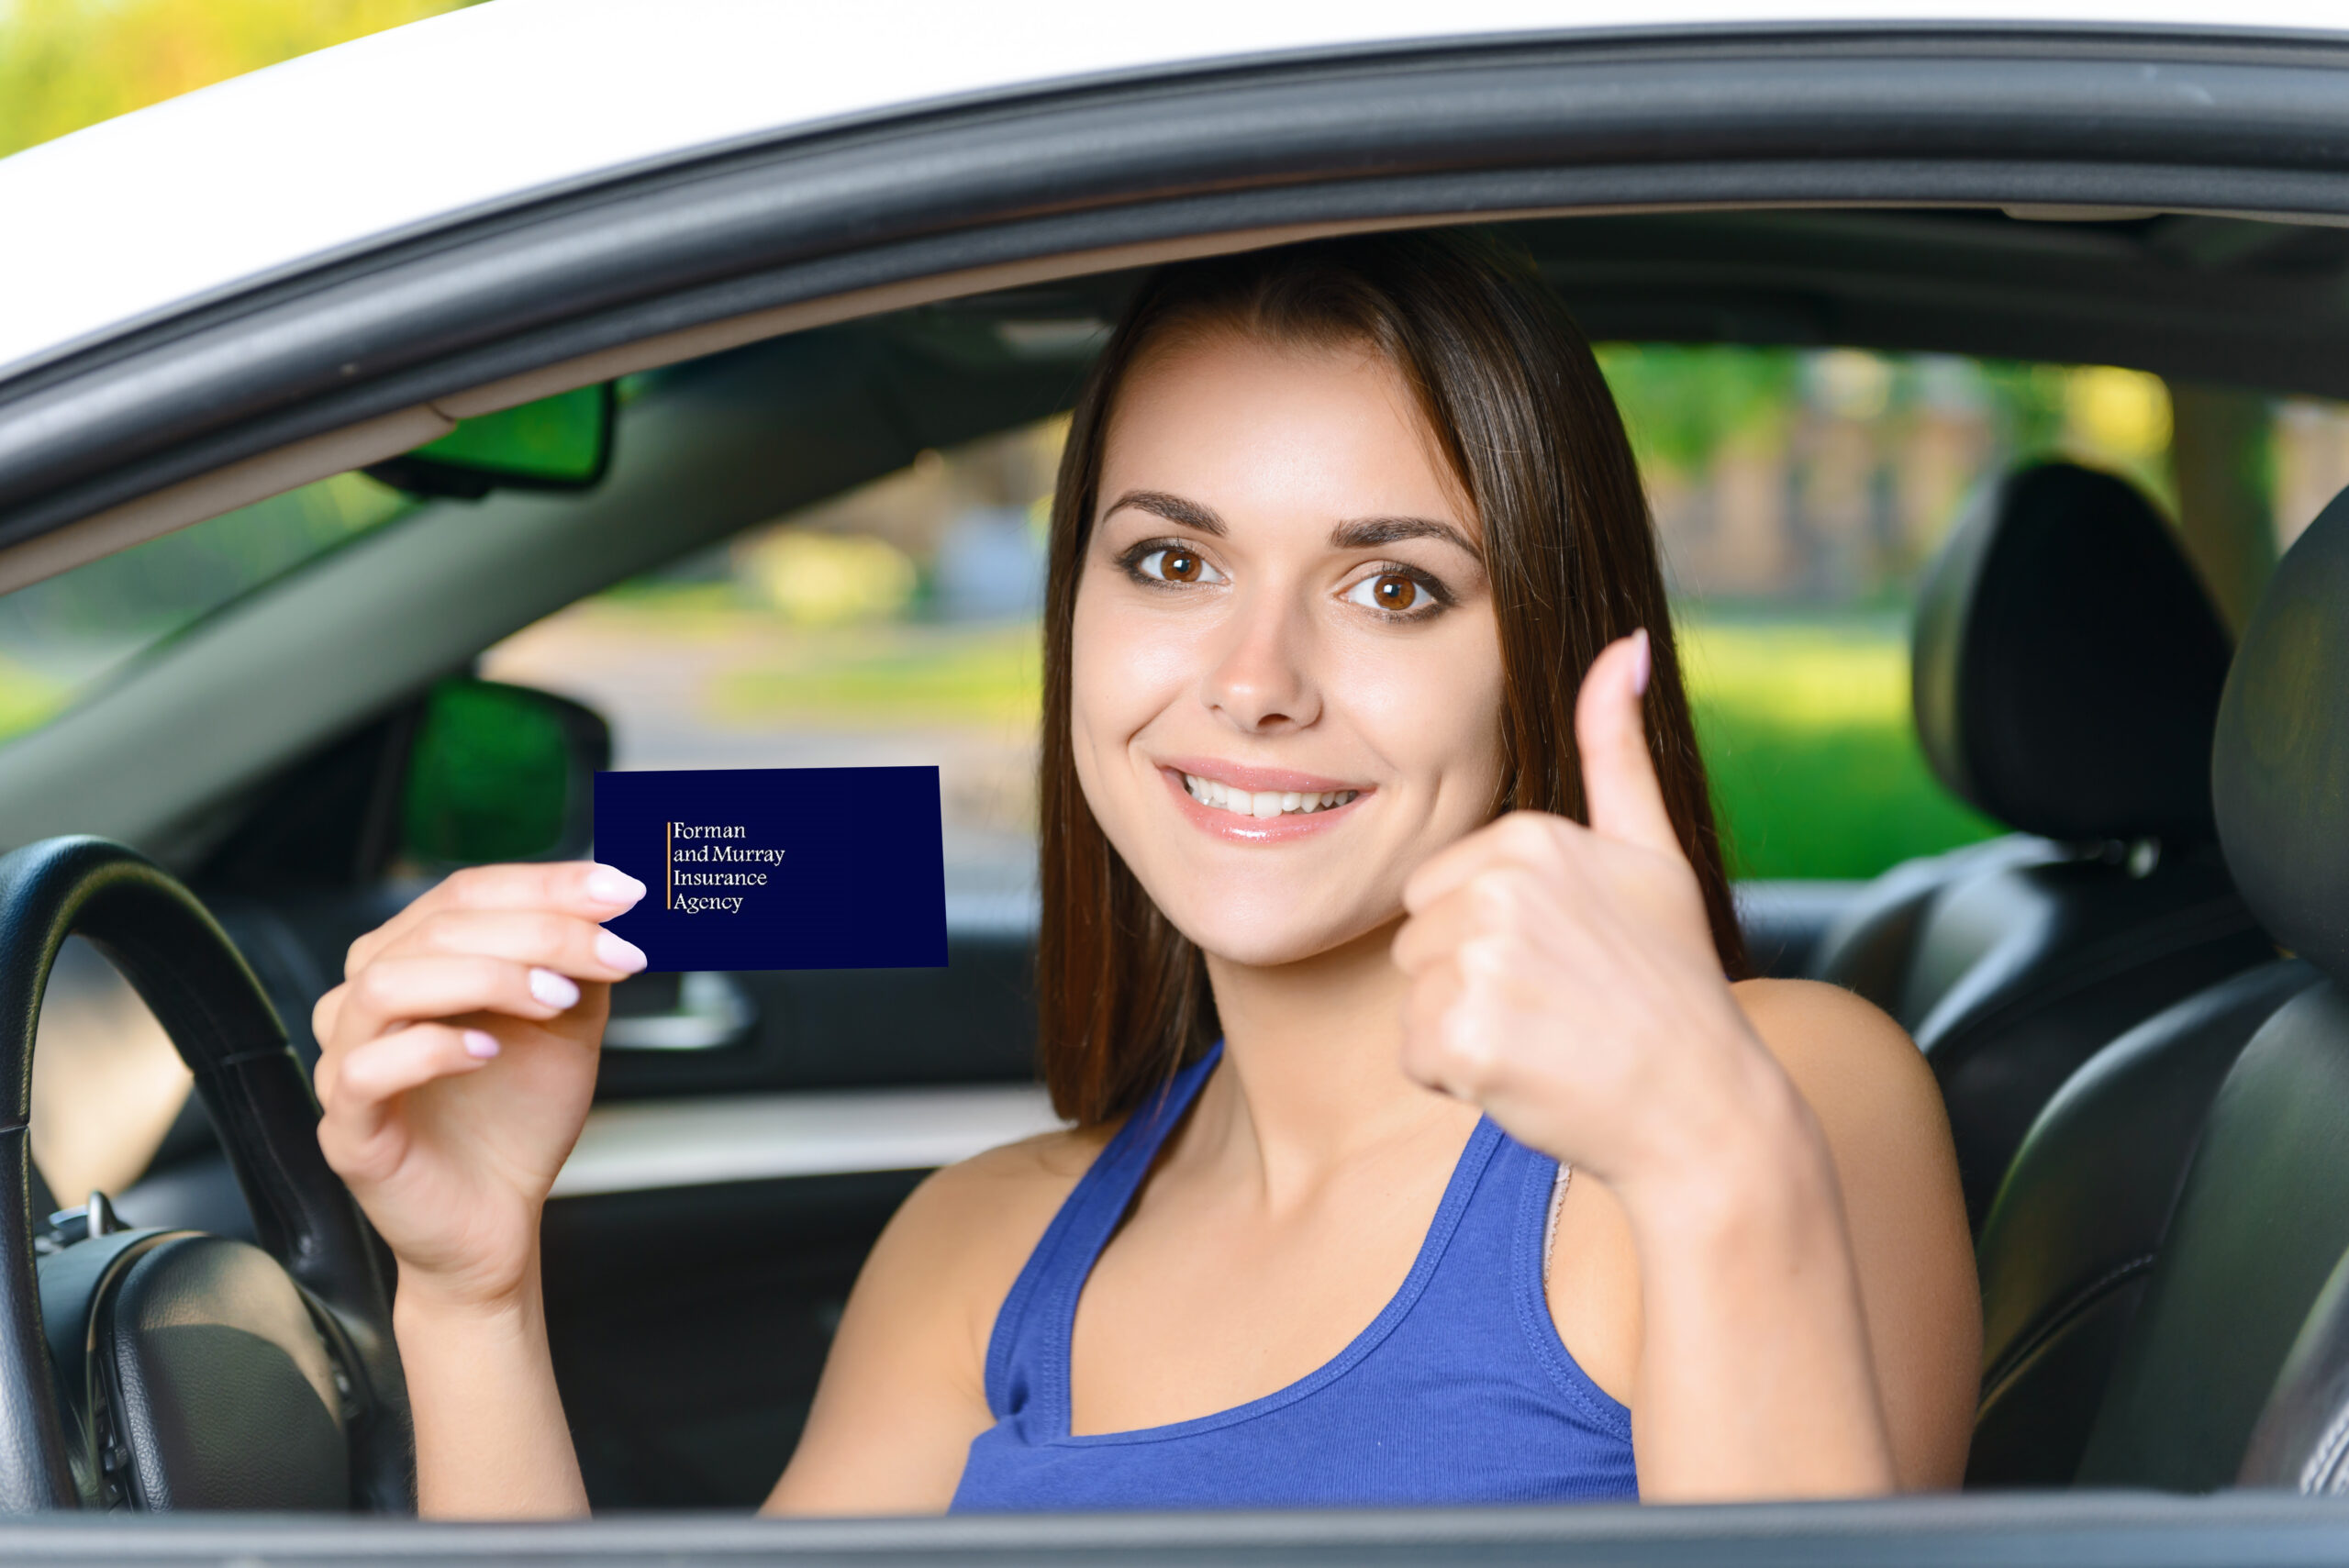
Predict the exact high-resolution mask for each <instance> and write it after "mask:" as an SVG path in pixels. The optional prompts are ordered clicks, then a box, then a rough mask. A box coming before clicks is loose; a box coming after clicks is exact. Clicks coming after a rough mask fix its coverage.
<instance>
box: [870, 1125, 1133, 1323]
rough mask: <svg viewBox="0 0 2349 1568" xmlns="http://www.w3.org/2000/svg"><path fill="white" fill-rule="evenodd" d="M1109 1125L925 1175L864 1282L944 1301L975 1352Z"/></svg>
mask: <svg viewBox="0 0 2349 1568" xmlns="http://www.w3.org/2000/svg"><path fill="white" fill-rule="evenodd" d="M1113 1130H1115V1129H1095V1128H1088V1129H1071V1130H1068V1131H1063V1132H1047V1133H1042V1134H1040V1135H1039V1136H1037V1137H1034V1138H1025V1139H1022V1140H1019V1142H1017V1143H1007V1144H1005V1145H1003V1146H1002V1147H1001V1148H998V1149H990V1150H988V1151H986V1152H985V1153H984V1154H979V1155H974V1156H973V1157H972V1158H971V1159H968V1160H964V1161H963V1162H960V1163H958V1164H953V1165H949V1166H947V1167H946V1168H945V1169H944V1170H941V1171H939V1172H937V1173H934V1174H932V1175H931V1176H930V1177H929V1178H928V1179H927V1180H926V1181H924V1182H923V1183H922V1184H921V1185H920V1186H918V1187H916V1188H915V1189H914V1191H913V1193H912V1195H910V1196H908V1197H907V1199H906V1201H905V1203H904V1205H903V1206H902V1207H899V1208H898V1210H897V1213H896V1218H892V1219H891V1220H890V1221H889V1225H888V1229H885V1230H884V1231H883V1232H882V1234H881V1239H880V1240H879V1241H878V1242H877V1243H876V1244H875V1245H874V1250H873V1255H872V1257H871V1259H870V1260H869V1261H868V1262H866V1264H865V1274H866V1275H867V1276H868V1277H869V1279H870V1280H871V1282H872V1286H873V1289H874V1290H877V1291H884V1292H888V1293H890V1294H892V1295H894V1294H896V1291H897V1290H898V1289H900V1288H902V1289H903V1290H904V1291H905V1292H907V1294H908V1295H910V1296H913V1297H914V1298H916V1299H919V1300H925V1301H929V1302H931V1303H934V1304H941V1305H942V1304H944V1303H947V1302H952V1303H953V1304H954V1305H955V1306H956V1307H959V1308H960V1309H961V1316H962V1317H963V1327H964V1328H965V1329H969V1330H971V1331H972V1333H973V1335H974V1339H975V1341H976V1343H977V1344H978V1345H979V1347H980V1348H981V1350H982V1353H984V1345H985V1337H986V1334H987V1333H988V1331H989V1330H990V1329H991V1328H992V1326H993V1324H994V1320H995V1312H996V1307H999V1306H1000V1305H1001V1304H1002V1301H1003V1298H1004V1296H1007V1295H1008V1294H1009V1293H1010V1290H1011V1286H1012V1284H1013V1282H1014V1281H1015V1280H1017V1279H1018V1278H1019V1271H1020V1269H1021V1268H1022V1267H1023V1266H1024V1265H1025V1264H1026V1262H1027V1261H1028V1255H1029V1253H1030V1252H1032V1251H1035V1249H1036V1243H1037V1242H1038V1241H1039V1240H1042V1238H1043V1234H1044V1230H1045V1229H1046V1228H1047V1227H1048V1226H1050V1225H1051V1224H1052V1216H1053V1215H1054V1214H1055V1213H1057V1212H1058V1211H1059V1209H1060V1207H1061V1205H1062V1203H1063V1201H1065V1200H1066V1198H1067V1197H1068V1195H1069V1193H1070V1192H1071V1190H1073V1189H1074V1187H1075V1185H1076V1184H1077V1180H1078V1178H1080V1177H1082V1176H1083V1175H1084V1174H1085V1170H1086V1169H1087V1167H1089V1166H1090V1165H1091V1164H1092V1163H1093V1160H1094V1157H1095V1156H1096V1155H1097V1154H1099V1153H1100V1151H1101V1149H1102V1146H1103V1145H1104V1144H1105V1143H1107V1142H1108V1138H1109V1134H1110V1132H1111V1131H1113ZM859 1288H860V1290H863V1288H864V1286H863V1283H862V1282H860V1287H859Z"/></svg>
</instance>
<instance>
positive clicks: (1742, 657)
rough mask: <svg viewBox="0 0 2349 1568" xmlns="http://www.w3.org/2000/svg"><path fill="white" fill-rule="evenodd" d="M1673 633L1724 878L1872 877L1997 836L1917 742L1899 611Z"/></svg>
mask: <svg viewBox="0 0 2349 1568" xmlns="http://www.w3.org/2000/svg"><path fill="white" fill-rule="evenodd" d="M1679 636H1680V646H1681V661H1682V664H1683V667H1684V669H1685V670H1686V672H1687V677H1688V685H1689V695H1690V700H1691V703H1692V705H1693V706H1694V707H1695V709H1696V715H1697V735H1698V746H1699V747H1700V748H1701V750H1702V751H1703V752H1704V755H1705V765H1706V768H1707V770H1708V771H1709V773H1710V774H1711V778H1712V787H1713V804H1714V808H1715V810H1716V811H1717V812H1718V813H1719V815H1720V822H1721V828H1722V831H1723V833H1724V835H1725V836H1726V838H1727V839H1728V841H1729V860H1730V874H1731V875H1732V876H1734V877H1738V878H1741V879H1742V878H1767V877H1868V876H1874V875H1876V873H1878V872H1881V871H1883V870H1885V869H1886V868H1887V867H1889V866H1891V865H1894V864H1896V863H1898V862H1900V861H1903V860H1907V859H1909V857H1911V856H1913V855H1924V854H1932V853H1935V852H1937V851H1942V850H1946V849H1951V848H1954V847H1955V846H1956V845H1959V844H1966V843H1972V842H1974V841H1975V840H1978V839H1987V838H1989V837H1991V836H1992V835H1993V834H1996V833H1998V832H2001V831H2003V829H2002V828H2000V827H1999V826H1998V824H1997V823H1995V822H1993V821H1991V820H1990V819H1989V818H1988V817H1984V816H1982V815H1980V814H1979V813H1977V812H1976V811H1974V810H1973V809H1971V808H1970V807H1968V806H1965V804H1963V803H1962V802H1960V801H1958V800H1957V799H1956V798H1955V797H1954V796H1953V795H1950V794H1949V793H1948V792H1947V791H1946V790H1944V789H1943V788H1942V786H1941V783H1940V781H1939V780H1937V779H1935V778H1934V777H1933V774H1932V769H1931V768H1930V767H1929V766H1928V765H1927V764H1926V762H1925V758H1924V753H1923V752H1922V751H1920V749H1919V748H1918V744H1917V737H1916V730H1915V728H1914V727H1913V726H1912V724H1911V723H1910V720H1909V639H1908V631H1907V628H1906V626H1905V625H1904V623H1903V622H1902V620H1901V619H1900V618H1899V617H1890V616H1865V617H1860V616H1842V617H1816V618H1811V617H1803V618H1794V617H1770V618H1768V619H1760V618H1756V619H1752V620H1745V619H1730V618H1713V617H1691V618H1689V619H1688V620H1687V621H1684V622H1683V623H1682V625H1681V626H1680V628H1679Z"/></svg>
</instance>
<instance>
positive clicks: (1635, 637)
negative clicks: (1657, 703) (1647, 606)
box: [1631, 627, 1655, 697]
mask: <svg viewBox="0 0 2349 1568" xmlns="http://www.w3.org/2000/svg"><path fill="white" fill-rule="evenodd" d="M1631 640H1632V641H1633V642H1635V643H1637V644H1638V645H1639V652H1638V653H1637V654H1636V655H1634V656H1633V658H1632V660H1631V695H1634V696H1642V697H1643V696H1645V695H1648V676H1649V675H1650V674H1652V673H1653V672H1654V667H1655V651H1654V650H1653V649H1652V648H1650V647H1649V646H1648V628H1645V627H1642V628H1640V629H1639V630H1637V631H1635V632H1633V633H1632V634H1631Z"/></svg>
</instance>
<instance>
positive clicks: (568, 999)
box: [530, 969, 579, 1008]
mask: <svg viewBox="0 0 2349 1568" xmlns="http://www.w3.org/2000/svg"><path fill="white" fill-rule="evenodd" d="M530 995H533V996H536V997H537V998H538V999H539V1000H540V1001H541V1002H543V1003H545V1004H546V1005H547V1006H550V1007H558V1008H560V1007H569V1006H573V1005H575V1004H576V1003H577V1002H578V1000H579V987H578V986H576V985H574V984H572V982H571V981H570V980H569V979H568V978H567V977H566V976H563V975H561V974H557V973H555V972H554V971H553V970H551V969H534V970H532V971H530Z"/></svg>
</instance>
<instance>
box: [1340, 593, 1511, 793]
mask: <svg viewBox="0 0 2349 1568" xmlns="http://www.w3.org/2000/svg"><path fill="white" fill-rule="evenodd" d="M1460 618H1461V619H1462V620H1463V622H1464V623H1465V624H1463V625H1461V626H1459V627H1456V628H1449V627H1448V628H1444V633H1445V634H1444V635H1443V636H1442V637H1439V638H1431V639H1427V640H1426V641H1424V642H1419V643H1417V644H1415V645H1413V646H1411V647H1410V648H1408V650H1402V649H1397V648H1391V647H1390V648H1382V649H1378V650H1375V651H1372V652H1371V653H1370V654H1369V655H1368V656H1367V657H1365V658H1364V659H1363V660H1361V661H1360V662H1359V667H1358V669H1357V670H1356V671H1355V672H1353V678H1352V679H1350V680H1349V681H1348V683H1347V684H1348V685H1349V687H1350V688H1351V695H1350V701H1349V703H1348V706H1350V707H1351V708H1353V712H1354V714H1355V715H1356V717H1357V722H1358V723H1359V724H1360V725H1361V727H1362V729H1363V731H1364V733H1365V734H1367V735H1372V736H1375V737H1377V740H1378V749H1379V751H1381V752H1382V753H1383V754H1384V755H1385V756H1386V760H1387V761H1388V762H1389V763H1391V764H1392V765H1393V766H1394V767H1395V769H1396V771H1397V773H1399V774H1401V775H1402V776H1403V777H1405V778H1408V779H1414V780H1417V781H1419V782H1420V783H1421V784H1423V785H1424V786H1428V787H1431V788H1432V789H1433V791H1434V796H1435V799H1434V804H1435V807H1436V809H1437V811H1438V812H1439V813H1440V817H1441V827H1440V829H1439V830H1440V831H1442V832H1446V833H1449V834H1451V835H1453V836H1457V835H1458V834H1460V833H1464V832H1466V831H1468V830H1469V829H1470V828H1474V827H1475V826H1477V825H1478V824H1479V823H1481V822H1482V821H1483V820H1484V818H1485V813H1486V808H1487V807H1488V806H1490V805H1491V804H1492V798H1493V791H1494V790H1495V789H1496V788H1497V786H1498V784H1499V780H1500V771H1501V742H1500V734H1501V695H1502V691H1501V661H1500V645H1499V639H1498V634H1497V632H1496V630H1495V629H1494V627H1493V625H1492V622H1491V620H1490V618H1489V617H1482V616H1479V617H1475V619H1473V620H1471V619H1470V618H1469V617H1460Z"/></svg>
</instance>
